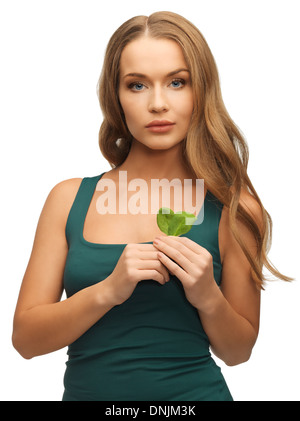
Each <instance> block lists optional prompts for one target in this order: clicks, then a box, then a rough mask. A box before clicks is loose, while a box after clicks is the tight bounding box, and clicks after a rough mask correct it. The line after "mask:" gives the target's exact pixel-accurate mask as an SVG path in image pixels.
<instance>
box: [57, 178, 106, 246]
mask: <svg viewBox="0 0 300 421" xmlns="http://www.w3.org/2000/svg"><path fill="white" fill-rule="evenodd" d="M103 174H105V173H102V174H100V175H97V176H95V177H85V178H83V179H82V181H81V183H80V186H79V189H78V191H77V194H76V196H75V199H74V202H73V204H72V207H71V209H70V212H69V215H68V219H67V223H66V231H65V232H66V239H67V242H68V246H69V247H70V244H71V242H73V241H76V240H79V239H80V238H81V236H83V227H84V222H85V217H86V214H87V211H88V209H89V206H90V203H91V200H92V197H93V194H94V191H95V189H96V185H97V183H98V181H99V180H100V178H101V177H102V175H103Z"/></svg>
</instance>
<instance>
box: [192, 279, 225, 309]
mask: <svg viewBox="0 0 300 421" xmlns="http://www.w3.org/2000/svg"><path fill="white" fill-rule="evenodd" d="M223 302H224V295H223V294H222V292H221V290H220V288H219V286H218V285H217V283H216V282H214V284H213V285H212V287H211V288H210V291H209V292H207V294H206V295H205V296H204V297H203V299H202V300H201V303H199V306H197V310H198V311H199V313H202V314H206V315H213V314H214V313H215V312H216V310H217V309H218V308H219V306H220V305H222V303H223Z"/></svg>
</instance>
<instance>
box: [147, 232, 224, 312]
mask: <svg viewBox="0 0 300 421" xmlns="http://www.w3.org/2000/svg"><path fill="white" fill-rule="evenodd" d="M153 245H154V246H155V247H156V248H157V249H158V250H159V251H160V252H161V255H160V254H158V257H159V259H160V261H161V262H162V263H163V264H164V265H165V266H166V268H167V269H168V270H169V272H170V273H171V274H173V275H175V276H176V277H177V278H178V279H179V280H180V281H181V283H182V286H183V288H184V291H185V295H186V298H187V299H188V301H189V302H190V303H191V304H192V305H193V306H194V307H196V308H197V309H198V310H202V309H203V310H204V309H205V308H206V307H207V306H209V303H210V301H211V299H212V298H213V297H214V295H215V293H216V290H218V286H217V284H216V282H215V280H214V272H213V258H212V255H211V254H210V253H209V252H208V251H207V250H206V249H205V248H204V247H201V246H200V245H199V244H197V243H195V242H194V241H192V240H190V239H189V238H187V237H176V236H171V235H169V236H161V237H156V239H155V240H154V241H153ZM171 259H172V260H173V261H172V260H171ZM218 292H219V291H218Z"/></svg>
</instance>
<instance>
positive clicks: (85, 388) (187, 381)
mask: <svg viewBox="0 0 300 421" xmlns="http://www.w3.org/2000/svg"><path fill="white" fill-rule="evenodd" d="M103 174H105V173H102V174H101V175H98V176H96V177H86V178H84V179H83V180H82V182H81V185H80V187H79V190H78V192H77V195H76V198H75V200H74V203H73V205H72V208H71V210H70V213H69V216H68V220H67V225H66V237H67V241H68V246H69V252H68V256H67V261H66V265H65V271H64V288H65V291H66V295H67V297H70V296H72V295H73V294H75V293H76V292H78V291H80V290H81V289H83V288H86V287H88V286H90V285H93V284H95V283H97V282H101V281H102V280H103V279H105V278H106V277H107V276H109V275H110V274H111V273H112V271H113V270H114V268H115V266H116V264H117V262H118V259H119V258H120V256H121V254H122V252H123V250H124V248H125V246H126V244H97V243H90V242H88V241H86V240H85V239H84V238H83V226H84V221H85V217H86V214H87V211H88V208H89V205H90V202H91V199H92V196H93V193H94V191H95V188H96V185H97V182H98V181H99V179H100V178H101V176H102V175H103ZM202 210H204V219H203V222H202V223H201V224H199V225H193V227H192V229H191V230H190V231H189V232H188V233H187V234H185V236H186V237H188V238H190V239H192V240H193V241H195V242H197V243H198V244H200V245H201V246H203V247H205V248H206V249H207V250H208V251H209V252H210V253H211V254H212V256H213V264H214V276H215V280H216V282H217V283H218V285H220V282H221V272H222V265H221V261H220V254H219V246H218V227H219V221H220V217H221V212H222V204H221V203H220V202H219V201H218V200H217V199H216V198H215V197H214V196H213V195H212V194H211V193H210V192H207V194H206V197H205V201H204V206H203V208H202ZM200 214H201V215H200ZM200 214H199V218H202V217H203V214H202V213H201V212H200ZM199 220H200V219H199ZM148 244H151V242H148ZM64 386H65V391H64V395H63V400H64V401H68V400H81V401H88V400H95V401H114V400H116V401H118V400H119V401H126V400H131V401H176V400H177V401H202V400H210V401H222V400H232V396H231V394H230V392H229V390H228V387H227V385H226V382H225V380H224V378H223V375H222V373H221V370H220V368H219V367H218V366H217V365H216V363H215V362H214V360H213V359H212V357H211V354H210V351H209V340H208V337H207V335H206V333H205V332H204V329H203V327H202V325H201V321H200V318H199V315H198V312H197V310H196V309H195V307H193V306H192V305H191V304H190V303H189V302H188V300H187V299H186V297H185V294H184V290H183V287H182V285H181V282H180V281H179V280H178V279H177V278H176V277H175V276H172V275H171V276H170V281H169V282H168V283H166V284H165V285H160V284H158V283H157V282H155V281H152V280H144V281H141V282H139V283H138V285H137V287H136V289H135V290H134V292H133V294H132V295H131V297H130V298H129V299H128V300H127V301H125V302H124V303H123V304H121V305H118V306H115V307H113V308H112V309H111V310H110V311H109V312H108V313H106V314H105V315H104V316H103V317H102V318H101V319H100V320H99V321H98V322H97V323H95V324H94V325H93V326H92V327H91V328H90V329H89V330H88V331H87V332H86V333H84V334H83V335H82V336H81V337H80V338H78V339H77V340H76V341H75V342H74V343H72V344H70V345H69V347H68V361H67V362H66V372H65V376H64Z"/></svg>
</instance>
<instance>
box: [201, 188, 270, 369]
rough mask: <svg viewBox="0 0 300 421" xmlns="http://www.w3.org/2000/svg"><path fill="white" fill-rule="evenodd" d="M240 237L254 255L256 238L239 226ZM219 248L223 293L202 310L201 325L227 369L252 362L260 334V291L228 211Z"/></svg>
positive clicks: (219, 291)
mask: <svg viewBox="0 0 300 421" xmlns="http://www.w3.org/2000/svg"><path fill="white" fill-rule="evenodd" d="M241 199H242V201H243V205H245V204H246V206H248V207H249V208H250V210H251V211H252V213H253V214H254V216H255V218H256V220H258V221H262V216H261V212H260V209H259V207H258V206H257V204H256V203H255V202H254V199H253V198H251V197H250V195H249V194H248V193H245V192H243V194H242V195H241ZM238 228H239V231H240V234H241V235H242V237H243V240H244V241H245V243H246V244H247V245H248V247H250V250H251V251H252V253H253V255H254V254H255V253H256V244H255V240H254V238H253V235H252V234H251V233H250V232H249V230H248V229H247V228H246V227H245V226H244V225H243V224H242V223H240V222H238ZM219 245H220V252H221V255H222V256H223V262H222V264H223V267H222V283H221V289H217V288H215V291H214V294H212V296H211V300H210V302H209V305H208V306H207V308H204V310H201V309H200V310H199V315H200V318H201V322H202V325H203V327H204V329H205V331H206V334H207V335H208V337H209V340H210V343H211V348H212V351H213V352H214V354H215V355H216V356H217V357H219V358H221V359H222V360H223V361H224V362H225V363H226V364H227V365H236V364H240V363H243V362H245V361H247V360H248V359H249V358H250V355H251V352H252V348H253V346H254V344H255V342H256V339H257V336H258V331H259V315H260V291H259V290H257V288H256V286H255V284H254V281H253V279H252V278H251V273H250V265H249V262H248V260H247V259H246V257H245V255H244V253H243V252H242V249H241V248H240V246H239V244H238V243H237V241H236V240H235V239H234V237H233V234H232V233H231V231H230V229H229V215H228V209H226V208H225V209H223V212H222V217H221V221H220V227H219Z"/></svg>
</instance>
